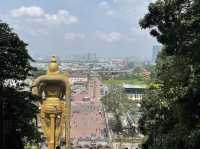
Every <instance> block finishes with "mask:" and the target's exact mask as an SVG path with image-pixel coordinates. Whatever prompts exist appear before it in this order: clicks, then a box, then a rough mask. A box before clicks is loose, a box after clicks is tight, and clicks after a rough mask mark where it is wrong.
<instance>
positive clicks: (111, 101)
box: [101, 86, 133, 134]
mask: <svg viewBox="0 0 200 149" xmlns="http://www.w3.org/2000/svg"><path fill="white" fill-rule="evenodd" d="M101 102H102V103H103V105H104V107H105V109H106V111H107V112H111V113H112V114H113V116H114V117H115V122H114V129H113V130H114V131H115V132H117V133H118V134H119V132H121V131H122V125H121V120H120V117H121V116H122V115H123V114H124V113H127V112H128V111H129V110H130V109H131V108H132V105H133V102H132V101H131V100H129V99H128V96H127V95H126V94H124V93H123V91H122V89H121V88H120V87H118V86H112V88H111V90H110V92H109V94H108V95H106V96H104V97H103V98H102V99H101Z"/></svg>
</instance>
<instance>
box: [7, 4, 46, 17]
mask: <svg viewBox="0 0 200 149" xmlns="http://www.w3.org/2000/svg"><path fill="white" fill-rule="evenodd" d="M10 13H11V15H12V16H14V17H41V16H43V15H44V10H43V9H42V8H40V7H37V6H32V7H24V6H22V7H20V8H18V9H13V10H11V12H10Z"/></svg>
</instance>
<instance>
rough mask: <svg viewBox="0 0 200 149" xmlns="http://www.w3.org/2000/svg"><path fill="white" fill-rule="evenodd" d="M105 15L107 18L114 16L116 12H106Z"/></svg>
mask: <svg viewBox="0 0 200 149" xmlns="http://www.w3.org/2000/svg"><path fill="white" fill-rule="evenodd" d="M105 14H106V15H107V16H112V15H114V14H115V12H114V11H113V10H108V11H106V12H105Z"/></svg>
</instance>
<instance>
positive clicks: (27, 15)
mask: <svg viewBox="0 0 200 149" xmlns="http://www.w3.org/2000/svg"><path fill="white" fill-rule="evenodd" d="M10 14H11V15H12V16H13V17H20V18H23V19H26V20H27V21H29V22H31V21H34V22H37V23H41V22H42V23H45V22H46V23H51V24H74V23H77V22H78V21H79V19H78V17H76V16H74V15H71V14H70V13H69V12H68V11H67V10H63V9H61V10H58V11H57V12H56V13H55V14H49V13H46V12H45V11H44V10H43V9H42V8H40V7H37V6H31V7H24V6H22V7H20V8H18V9H13V10H11V11H10Z"/></svg>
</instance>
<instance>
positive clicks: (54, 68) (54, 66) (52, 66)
mask: <svg viewBox="0 0 200 149" xmlns="http://www.w3.org/2000/svg"><path fill="white" fill-rule="evenodd" d="M59 72H60V71H59V66H58V63H57V60H56V57H55V56H52V57H51V61H50V63H49V66H48V71H47V74H50V75H51V74H58V73H59Z"/></svg>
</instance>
